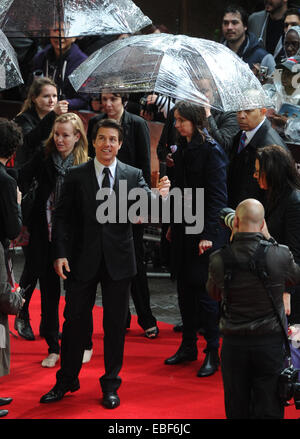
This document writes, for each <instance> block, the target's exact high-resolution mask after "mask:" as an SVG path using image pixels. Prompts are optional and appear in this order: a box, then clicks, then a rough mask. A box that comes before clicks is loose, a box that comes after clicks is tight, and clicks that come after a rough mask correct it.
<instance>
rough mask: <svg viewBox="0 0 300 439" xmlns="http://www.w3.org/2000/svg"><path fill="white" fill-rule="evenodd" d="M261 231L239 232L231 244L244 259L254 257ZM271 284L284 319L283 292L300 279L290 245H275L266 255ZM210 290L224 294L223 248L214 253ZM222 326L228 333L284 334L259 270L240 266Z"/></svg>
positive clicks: (219, 296) (219, 297)
mask: <svg viewBox="0 0 300 439" xmlns="http://www.w3.org/2000/svg"><path fill="white" fill-rule="evenodd" d="M262 239H264V237H263V235H262V234H261V233H236V234H235V235H234V239H233V241H232V244H231V248H232V250H233V253H234V255H235V257H236V258H237V260H238V261H239V262H240V263H246V262H248V261H249V260H250V258H251V257H253V255H254V252H255V251H256V249H257V247H258V245H259V242H260V241H261V240H262ZM266 265H267V270H268V273H269V284H270V287H271V291H272V295H273V298H274V301H275V303H276V306H277V309H278V310H279V312H280V315H281V317H282V319H284V318H285V311H284V306H283V292H284V291H286V288H287V287H288V286H292V285H296V284H298V283H300V267H299V266H298V265H297V264H296V263H295V261H294V258H293V255H292V253H291V252H290V250H289V248H288V247H286V246H284V245H279V244H277V243H276V244H274V245H271V246H270V248H269V250H268V252H267V256H266ZM206 286H207V290H208V292H209V294H210V295H211V296H212V297H213V298H214V299H215V300H222V299H223V297H224V266H223V260H222V256H221V254H220V250H217V251H215V252H214V253H212V254H211V255H210V264H209V278H208V281H207V285H206ZM220 330H221V332H222V333H223V334H224V335H236V336H250V335H256V336H258V335H259V336H262V335H271V334H274V335H276V334H280V333H281V332H282V329H281V327H280V325H279V322H278V320H277V317H276V315H275V312H274V309H273V306H272V302H271V300H270V298H269V297H268V294H267V290H266V289H265V288H264V286H263V284H262V282H261V280H260V279H259V277H258V276H257V275H256V274H255V273H251V272H250V271H242V270H236V271H235V273H234V275H233V278H232V281H231V283H230V286H229V293H228V300H227V312H226V314H225V315H222V316H221V319H220Z"/></svg>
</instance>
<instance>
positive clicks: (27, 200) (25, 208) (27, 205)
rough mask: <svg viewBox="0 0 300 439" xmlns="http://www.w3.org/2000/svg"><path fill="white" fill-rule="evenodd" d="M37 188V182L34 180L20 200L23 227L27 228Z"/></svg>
mask: <svg viewBox="0 0 300 439" xmlns="http://www.w3.org/2000/svg"><path fill="white" fill-rule="evenodd" d="M37 188H38V182H37V180H36V179H34V180H33V182H32V183H31V186H30V188H29V189H28V191H27V192H26V194H25V195H24V196H23V198H22V201H21V210H22V218H23V225H24V226H28V224H29V222H30V218H31V214H32V210H33V206H34V203H35V198H36V191H37Z"/></svg>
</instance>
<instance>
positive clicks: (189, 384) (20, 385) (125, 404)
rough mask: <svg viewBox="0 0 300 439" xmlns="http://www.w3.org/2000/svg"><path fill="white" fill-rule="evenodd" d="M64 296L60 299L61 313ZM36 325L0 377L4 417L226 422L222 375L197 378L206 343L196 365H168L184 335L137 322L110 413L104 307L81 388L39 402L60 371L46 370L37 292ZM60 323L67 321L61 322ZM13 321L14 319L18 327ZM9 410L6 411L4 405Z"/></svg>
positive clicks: (16, 343)
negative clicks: (151, 333)
mask: <svg viewBox="0 0 300 439" xmlns="http://www.w3.org/2000/svg"><path fill="white" fill-rule="evenodd" d="M63 305H64V298H62V299H61V306H60V312H61V315H62V311H63ZM30 315H31V319H32V320H31V324H32V328H33V331H34V333H35V335H36V340H35V341H26V340H24V339H22V338H20V337H18V338H16V337H14V336H11V349H12V357H11V373H10V375H8V376H5V377H1V379H0V395H1V396H10V397H13V402H12V403H11V404H10V406H8V407H7V408H8V409H9V414H8V415H7V416H6V417H5V418H2V419H3V420H4V419H104V420H105V419H112V420H118V419H123V420H126V419H169V420H171V419H173V420H174V419H175V420H176V419H191V420H193V419H194V420H195V419H225V412H224V404H223V388H222V379H221V372H220V371H218V372H217V373H216V374H215V375H213V376H211V377H208V378H197V377H196V373H197V370H198V368H199V366H200V362H202V360H203V358H204V353H203V352H202V350H203V346H204V343H203V339H202V338H201V339H200V341H199V359H198V361H194V362H191V363H187V364H183V365H178V366H167V365H165V364H164V359H165V358H166V357H168V356H170V355H172V354H173V353H174V352H175V351H176V349H177V348H178V346H179V343H180V339H181V336H180V334H176V333H174V331H173V330H172V325H169V324H166V323H160V324H159V327H160V334H159V337H158V338H157V339H155V340H148V339H146V338H145V337H143V335H142V331H141V329H140V327H138V325H137V323H136V318H135V316H133V318H132V327H131V329H130V330H129V332H128V333H127V335H126V344H125V360H124V366H123V369H122V371H121V377H122V380H123V382H122V385H121V387H120V390H119V395H120V399H121V405H120V406H119V407H118V408H117V409H115V410H107V409H105V408H103V407H102V406H101V404H100V397H101V391H100V386H99V381H98V378H99V377H100V376H101V375H102V374H103V344H102V337H103V333H102V330H101V308H99V307H95V309H94V337H93V341H94V354H93V357H92V360H91V362H90V363H87V364H85V365H83V367H82V370H81V373H80V385H81V388H80V390H79V391H77V392H75V393H72V394H71V393H68V394H66V395H65V397H64V398H63V400H61V401H59V402H57V403H53V404H40V403H39V399H40V397H41V396H42V395H43V394H44V393H46V392H48V391H49V390H50V388H51V387H52V386H53V385H54V383H55V373H56V371H57V370H58V367H59V366H57V367H55V368H53V369H47V368H42V367H41V361H42V359H43V358H44V357H45V356H46V355H47V345H46V342H45V341H44V340H43V339H42V338H40V337H39V336H38V335H37V334H38V327H39V322H40V317H39V316H40V295H39V292H37V291H36V292H35V293H34V295H33V298H32V302H31V305H30ZM61 321H63V319H62V318H61ZM13 322H14V317H12V316H11V317H10V328H11V331H13V332H14V333H15V331H14V329H13ZM3 408H4V407H3ZM299 416H300V414H299V411H298V412H297V410H295V408H294V406H292V407H289V408H288V409H287V410H286V418H287V419H298V418H299Z"/></svg>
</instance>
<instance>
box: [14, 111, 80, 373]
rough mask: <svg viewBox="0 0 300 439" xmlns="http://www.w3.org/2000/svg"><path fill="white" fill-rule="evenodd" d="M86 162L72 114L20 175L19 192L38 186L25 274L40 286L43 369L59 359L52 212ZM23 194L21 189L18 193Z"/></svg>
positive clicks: (57, 283)
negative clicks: (70, 175) (69, 175)
mask: <svg viewBox="0 0 300 439" xmlns="http://www.w3.org/2000/svg"><path fill="white" fill-rule="evenodd" d="M87 161H88V142H87V138H86V134H85V130H84V126H83V123H82V121H81V119H80V117H79V116H77V115H76V114H74V113H66V114H63V115H61V116H59V117H57V119H56V120H55V123H54V125H53V128H52V131H51V134H50V136H49V138H48V140H47V141H46V144H45V148H44V149H43V150H41V151H38V152H37V153H36V154H35V155H34V157H33V158H32V159H31V160H30V161H29V162H28V163H26V164H25V165H24V166H23V167H22V168H21V169H20V171H19V185H20V188H22V187H23V186H26V185H29V184H30V183H31V181H32V180H33V179H34V178H35V179H36V180H37V182H38V188H37V192H36V198H35V202H34V207H33V211H32V214H31V216H30V218H29V220H28V230H29V233H30V240H29V244H28V251H27V257H26V261H25V266H24V271H26V270H27V272H28V273H30V275H31V276H32V277H36V278H37V279H39V282H40V290H41V327H42V328H43V336H44V337H45V340H46V342H47V344H48V356H47V357H46V358H45V359H44V360H43V361H42V366H43V367H54V366H55V364H56V362H57V361H58V359H59V337H58V333H59V319H58V305H59V298H60V281H59V277H58V276H57V274H56V273H55V271H54V268H53V263H52V258H51V232H52V212H53V209H54V207H55V204H56V202H57V200H58V198H59V197H60V193H61V189H62V184H63V180H64V176H65V173H66V172H67V170H68V169H69V168H70V167H72V166H76V165H79V164H81V163H85V162H87ZM21 190H22V189H21Z"/></svg>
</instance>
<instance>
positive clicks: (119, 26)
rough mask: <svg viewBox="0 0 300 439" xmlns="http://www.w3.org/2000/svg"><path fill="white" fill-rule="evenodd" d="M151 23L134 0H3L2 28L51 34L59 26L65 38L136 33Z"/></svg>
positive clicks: (14, 32)
mask: <svg viewBox="0 0 300 439" xmlns="http://www.w3.org/2000/svg"><path fill="white" fill-rule="evenodd" d="M149 24H151V20H150V19H149V18H148V17H146V16H145V15H144V14H143V13H142V11H141V10H140V8H138V7H137V6H136V5H135V3H134V2H133V1H131V0H26V1H24V0H1V4H0V28H1V29H2V30H3V31H4V33H5V34H6V35H7V36H9V37H15V36H16V37H19V36H20V32H21V33H24V34H25V35H27V36H31V37H48V36H50V32H51V31H52V30H53V29H54V28H57V26H59V27H60V28H61V29H63V31H64V36H65V37H78V36H84V35H104V34H123V33H130V34H131V33H135V32H137V31H138V30H140V29H142V28H144V27H146V26H148V25H149Z"/></svg>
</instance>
